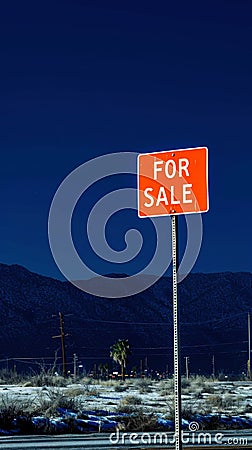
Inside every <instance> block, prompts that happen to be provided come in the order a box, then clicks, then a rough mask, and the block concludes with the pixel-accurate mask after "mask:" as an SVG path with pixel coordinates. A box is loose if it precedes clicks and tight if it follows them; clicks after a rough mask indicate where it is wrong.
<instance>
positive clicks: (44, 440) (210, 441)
mask: <svg viewBox="0 0 252 450" xmlns="http://www.w3.org/2000/svg"><path fill="white" fill-rule="evenodd" d="M172 442H173V433H161V434H160V433H155V432H151V433H127V434H126V433H124V434H123V433H122V432H121V433H120V435H119V436H118V435H116V434H114V435H112V436H111V441H110V435H109V434H102V433H101V434H99V435H97V434H91V435H90V434H89V435H62V436H15V437H14V436H4V437H0V448H1V450H7V449H16V450H17V449H18V450H22V449H40V450H41V449H45V450H46V449H49V448H50V450H65V449H84V450H94V449H95V450H104V449H114V450H121V449H125V450H127V449H128V450H129V449H142V450H144V449H152V450H159V449H164V448H165V449H166V450H169V449H174V444H173V443H172ZM183 448H185V449H188V450H189V449H195V448H197V449H198V450H203V449H204V450H206V449H209V448H214V449H215V450H222V449H225V450H226V449H228V448H235V449H244V448H246V449H252V430H237V431H236V430H232V431H226V430H221V431H201V432H190V433H189V432H188V433H187V432H185V433H184V444H183Z"/></svg>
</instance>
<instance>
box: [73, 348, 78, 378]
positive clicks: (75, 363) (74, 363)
mask: <svg viewBox="0 0 252 450" xmlns="http://www.w3.org/2000/svg"><path fill="white" fill-rule="evenodd" d="M77 360H78V357H77V355H76V353H74V355H73V365H74V381H76V378H77Z"/></svg>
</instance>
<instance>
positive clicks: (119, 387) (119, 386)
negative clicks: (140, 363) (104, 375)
mask: <svg viewBox="0 0 252 450" xmlns="http://www.w3.org/2000/svg"><path fill="white" fill-rule="evenodd" d="M128 388H129V386H127V385H125V384H121V383H120V384H116V385H115V386H114V391H115V392H125V391H126V390H127V389H128Z"/></svg>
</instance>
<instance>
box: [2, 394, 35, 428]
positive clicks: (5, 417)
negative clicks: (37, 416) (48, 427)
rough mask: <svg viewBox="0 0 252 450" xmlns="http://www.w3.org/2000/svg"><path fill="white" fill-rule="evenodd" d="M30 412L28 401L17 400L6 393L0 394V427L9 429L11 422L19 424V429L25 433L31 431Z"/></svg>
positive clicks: (11, 426)
mask: <svg viewBox="0 0 252 450" xmlns="http://www.w3.org/2000/svg"><path fill="white" fill-rule="evenodd" d="M31 419H32V412H31V405H30V402H28V401H27V402H17V401H16V400H14V399H13V398H10V397H8V395H5V396H2V397H1V399H0V428H1V429H3V430H11V429H12V428H13V423H15V422H16V424H17V425H18V426H19V428H20V430H22V432H23V433H24V434H25V433H32V432H33V425H32V420H31Z"/></svg>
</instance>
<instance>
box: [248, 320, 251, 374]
mask: <svg viewBox="0 0 252 450" xmlns="http://www.w3.org/2000/svg"><path fill="white" fill-rule="evenodd" d="M250 355H251V336H250V313H248V378H249V380H250V379H251V360H250Z"/></svg>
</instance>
